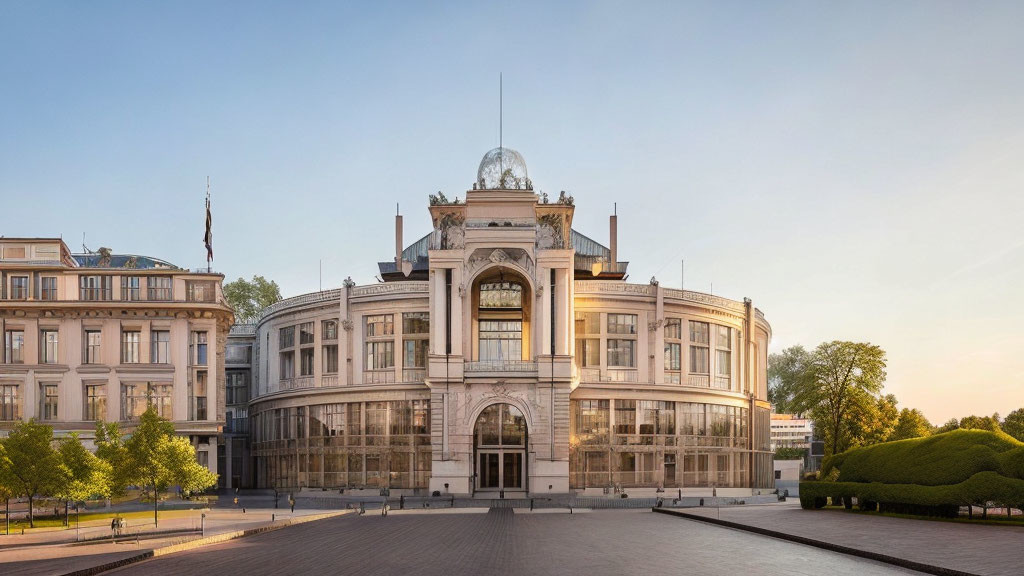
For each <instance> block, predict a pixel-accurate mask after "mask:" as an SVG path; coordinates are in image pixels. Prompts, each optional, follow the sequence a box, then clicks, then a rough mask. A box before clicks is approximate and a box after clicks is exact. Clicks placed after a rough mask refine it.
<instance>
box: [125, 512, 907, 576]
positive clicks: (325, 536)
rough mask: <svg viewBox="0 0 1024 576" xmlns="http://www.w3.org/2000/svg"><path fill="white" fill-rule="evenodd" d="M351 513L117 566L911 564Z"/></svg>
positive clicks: (556, 527) (718, 533)
mask: <svg viewBox="0 0 1024 576" xmlns="http://www.w3.org/2000/svg"><path fill="white" fill-rule="evenodd" d="M455 512H456V513H452V512H450V511H430V512H405V513H392V514H391V515H389V516H388V517H386V518H384V517H381V516H380V515H371V514H367V515H366V516H354V515H352V516H344V517H339V518H331V519H327V520H321V521H317V522H310V523H308V524H303V525H299V526H294V527H290V528H287V529H285V530H280V531H277V532H272V533H268V534H260V535H257V536H252V537H249V538H243V539H240V540H234V541H231V542H227V543H224V544H218V545H214V546H209V547H206V548H202V549H198V550H193V551H190V552H184V553H181V554H173V555H169V556H165V557H162V558H157V559H154V560H149V561H146V562H142V563H139V564H134V565H132V566H128V567H125V568H121V569H119V570H116V571H114V572H110V573H111V574H118V575H122V576H123V575H129V574H138V575H146V576H149V575H154V574H167V575H171V574H198V573H209V574H248V575H256V574H311V573H320V574H341V573H344V574H361V575H362V574H427V575H430V574H436V575H439V576H442V575H443V576H448V575H460V574H467V575H468V574H473V575H479V574H580V575H586V576H599V575H602V574H609V575H612V574H615V575H621V574H651V575H654V574H679V573H681V572H684V571H685V572H687V573H690V574H706V575H715V574H723V575H725V574H728V575H730V576H733V575H736V574H758V575H763V576H772V575H779V576H783V575H786V576H792V575H801V574H805V575H808V576H820V575H821V574H830V575H836V576H842V575H851V576H852V575H856V576H873V575H888V574H914V572H910V571H907V570H902V569H899V568H895V567H892V566H888V565H884V564H878V563H875V562H870V561H865V560H860V559H857V558H852V557H850V556H845V555H842V554H836V553H832V552H827V551H824V550H818V549H815V548H811V547H807V546H802V545H799V544H792V543H788V542H783V541H780V540H776V539H773V538H768V537H764V536H758V535H754V534H747V533H744V532H740V531H736V530H730V529H727V528H719V527H716V526H711V525H707V524H704V523H701V522H695V521H691V520H684V519H681V518H676V517H671V516H666V515H662V514H655V513H652V512H650V511H645V510H594V511H588V512H577V513H574V514H571V515H570V514H568V513H567V512H556V511H551V510H545V511H543V512H540V513H537V512H535V513H530V512H528V511H524V512H520V511H515V512H513V511H512V510H507V509H506V510H490V511H488V510H459V511H455Z"/></svg>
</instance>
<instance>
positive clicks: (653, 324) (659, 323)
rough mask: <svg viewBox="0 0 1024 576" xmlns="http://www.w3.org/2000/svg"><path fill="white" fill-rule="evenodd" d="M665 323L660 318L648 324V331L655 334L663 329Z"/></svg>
mask: <svg viewBox="0 0 1024 576" xmlns="http://www.w3.org/2000/svg"><path fill="white" fill-rule="evenodd" d="M664 323H665V320H663V319H661V318H658V319H657V320H651V321H650V322H648V323H647V331H648V332H654V331H656V330H658V328H661V326H662V325H663V324H664Z"/></svg>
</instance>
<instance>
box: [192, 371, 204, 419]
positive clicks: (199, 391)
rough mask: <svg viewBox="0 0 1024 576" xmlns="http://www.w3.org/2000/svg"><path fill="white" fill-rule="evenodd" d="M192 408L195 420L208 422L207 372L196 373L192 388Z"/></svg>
mask: <svg viewBox="0 0 1024 576" xmlns="http://www.w3.org/2000/svg"><path fill="white" fill-rule="evenodd" d="M191 400H192V406H193V412H192V414H193V416H194V419H195V420H206V370H197V371H196V381H195V383H194V384H193V386H192V398H191Z"/></svg>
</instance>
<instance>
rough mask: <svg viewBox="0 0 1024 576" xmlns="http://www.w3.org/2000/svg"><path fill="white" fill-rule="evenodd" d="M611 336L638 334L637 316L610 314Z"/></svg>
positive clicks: (609, 329) (609, 330) (609, 331)
mask: <svg viewBox="0 0 1024 576" xmlns="http://www.w3.org/2000/svg"><path fill="white" fill-rule="evenodd" d="M608 333H609V334H636V314H609V315H608Z"/></svg>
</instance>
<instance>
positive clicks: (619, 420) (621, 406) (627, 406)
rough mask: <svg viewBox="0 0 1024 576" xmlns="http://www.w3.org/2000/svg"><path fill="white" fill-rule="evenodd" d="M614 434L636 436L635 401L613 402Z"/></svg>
mask: <svg viewBox="0 0 1024 576" xmlns="http://www.w3.org/2000/svg"><path fill="white" fill-rule="evenodd" d="M615 433H616V434H636V400H616V401H615Z"/></svg>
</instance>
